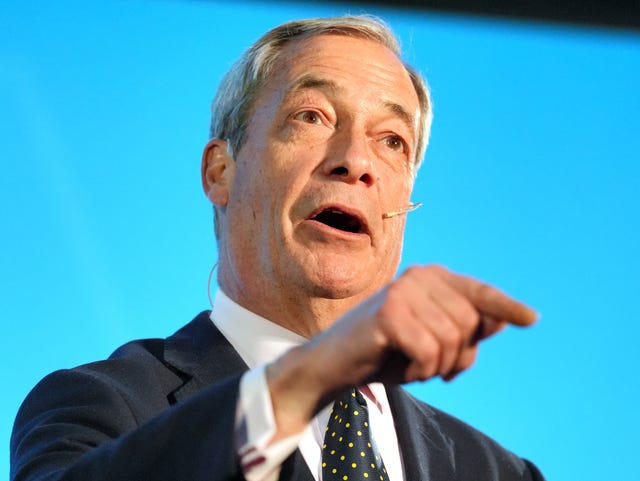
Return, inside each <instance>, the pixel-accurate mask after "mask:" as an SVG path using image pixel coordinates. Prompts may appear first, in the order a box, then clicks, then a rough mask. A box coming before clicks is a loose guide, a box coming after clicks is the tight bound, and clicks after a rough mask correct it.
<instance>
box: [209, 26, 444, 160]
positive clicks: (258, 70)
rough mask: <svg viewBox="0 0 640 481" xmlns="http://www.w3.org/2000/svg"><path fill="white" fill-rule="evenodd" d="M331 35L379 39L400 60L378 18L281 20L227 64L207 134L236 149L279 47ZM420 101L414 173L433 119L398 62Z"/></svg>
mask: <svg viewBox="0 0 640 481" xmlns="http://www.w3.org/2000/svg"><path fill="white" fill-rule="evenodd" d="M322 34H333V35H345V36H349V37H356V38H363V39H367V40H372V41H374V42H378V43H380V44H382V45H384V46H385V47H387V48H388V49H389V50H391V51H392V52H393V53H394V54H396V56H397V57H398V58H400V55H401V52H400V44H399V42H398V40H397V38H396V37H395V35H394V34H393V32H392V31H391V29H390V28H389V27H388V26H387V25H386V24H385V23H384V21H383V20H381V19H379V18H376V17H373V16H370V15H358V16H343V17H334V18H314V19H308V20H298V21H293V22H288V23H284V24H282V25H279V26H277V27H275V28H273V29H272V30H270V31H268V32H267V33H266V34H264V35H263V36H262V37H261V38H260V39H259V40H258V41H257V42H256V43H254V44H253V45H252V46H251V47H250V48H249V49H248V50H247V51H246V52H245V53H244V54H243V55H242V57H240V59H239V60H238V61H237V62H236V63H235V64H234V65H233V66H232V67H231V69H230V70H229V71H228V72H227V73H226V75H225V76H224V77H223V79H222V81H221V82H220V86H219V88H218V92H217V93H216V96H215V98H214V99H213V102H212V104H211V125H210V129H209V138H210V139H213V138H218V139H224V140H226V141H227V144H228V148H229V152H231V153H232V152H238V151H239V150H240V148H241V147H242V144H243V143H244V141H245V136H246V131H247V125H248V123H249V119H250V115H251V109H252V107H253V105H254V103H255V100H256V98H257V96H258V94H259V93H260V90H261V88H262V87H263V86H264V85H265V83H266V82H267V80H268V79H269V77H270V75H271V73H272V71H273V67H274V65H275V63H276V60H277V59H278V57H279V55H280V53H281V52H282V49H283V47H284V45H285V44H286V43H287V42H289V41H290V40H293V39H303V38H308V37H312V36H316V35H322ZM403 65H404V67H405V68H406V70H407V72H408V73H409V76H410V78H411V82H412V83H413V86H414V88H415V90H416V93H417V95H418V100H419V102H420V118H419V131H418V141H417V144H416V151H415V158H414V167H415V168H414V173H415V172H417V170H418V168H419V166H420V164H421V162H422V158H423V156H424V152H425V150H426V148H427V144H428V141H429V132H430V130H431V120H432V117H433V113H432V108H431V99H430V97H429V90H428V88H427V86H426V84H425V82H424V80H423V79H422V77H421V76H420V74H419V73H418V72H417V71H416V70H414V69H413V67H411V66H410V65H408V64H407V63H405V62H403Z"/></svg>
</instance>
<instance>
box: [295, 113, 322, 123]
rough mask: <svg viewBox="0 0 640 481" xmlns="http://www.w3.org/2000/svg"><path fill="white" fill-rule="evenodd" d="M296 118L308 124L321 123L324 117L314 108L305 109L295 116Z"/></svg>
mask: <svg viewBox="0 0 640 481" xmlns="http://www.w3.org/2000/svg"><path fill="white" fill-rule="evenodd" d="M293 118H294V119H296V120H300V121H302V122H304V123H306V124H321V123H322V118H321V117H320V114H319V113H318V112H315V111H313V110H303V111H302V112H298V113H297V114H296V115H294V116H293Z"/></svg>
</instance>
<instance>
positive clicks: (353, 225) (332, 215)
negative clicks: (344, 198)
mask: <svg viewBox="0 0 640 481" xmlns="http://www.w3.org/2000/svg"><path fill="white" fill-rule="evenodd" d="M311 220H315V221H317V222H320V223H322V224H325V225H328V226H329V227H333V228H334V229H338V230H341V231H344V232H351V233H352V234H366V233H367V227H366V224H365V222H364V221H363V220H362V219H360V217H358V216H357V215H353V214H350V213H348V212H345V211H343V210H341V209H338V208H336V207H328V208H325V209H323V210H321V211H320V212H318V213H317V214H315V215H312V216H311Z"/></svg>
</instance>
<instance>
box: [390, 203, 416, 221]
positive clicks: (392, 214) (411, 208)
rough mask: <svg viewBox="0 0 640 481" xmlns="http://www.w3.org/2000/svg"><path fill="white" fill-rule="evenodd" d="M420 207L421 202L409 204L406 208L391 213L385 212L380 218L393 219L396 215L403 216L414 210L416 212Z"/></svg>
mask: <svg viewBox="0 0 640 481" xmlns="http://www.w3.org/2000/svg"><path fill="white" fill-rule="evenodd" d="M421 205H422V202H416V203H415V204H414V203H411V204H409V205H408V206H406V207H403V208H402V209H400V210H394V211H391V212H385V213H384V214H382V218H383V219H391V218H392V217H395V216H397V215H403V214H408V213H409V212H413V211H414V210H416V209H417V208H418V207H420V206H421Z"/></svg>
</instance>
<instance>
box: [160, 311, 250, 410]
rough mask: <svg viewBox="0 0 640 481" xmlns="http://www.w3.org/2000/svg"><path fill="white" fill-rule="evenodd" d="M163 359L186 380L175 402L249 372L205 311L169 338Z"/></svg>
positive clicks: (177, 393)
mask: <svg viewBox="0 0 640 481" xmlns="http://www.w3.org/2000/svg"><path fill="white" fill-rule="evenodd" d="M164 360H165V363H167V364H168V366H169V367H170V368H172V369H174V370H176V371H178V374H179V375H180V377H181V378H182V379H183V384H182V385H180V386H178V388H177V389H175V390H174V391H172V392H171V393H170V394H169V398H170V399H171V400H172V401H177V402H179V401H183V400H184V399H186V398H188V397H190V396H192V395H194V394H196V393H198V392H199V391H201V390H202V389H204V388H205V387H206V386H209V385H210V384H212V383H215V382H217V381H221V380H222V379H225V378H227V377H230V376H234V375H238V374H241V373H243V372H244V371H246V370H247V369H248V367H247V365H246V364H245V362H244V361H243V360H242V358H241V357H240V356H239V355H238V353H237V352H236V350H235V349H234V348H233V347H232V346H231V344H229V341H227V339H226V338H225V337H224V336H223V335H222V333H221V332H220V331H219V330H218V328H217V327H216V326H215V325H214V324H213V322H211V319H209V311H203V312H201V313H200V314H198V316H196V318H195V319H193V321H191V322H190V323H189V324H187V325H186V326H184V327H183V328H182V329H180V330H179V331H178V332H176V333H175V334H173V335H172V336H171V337H169V338H167V340H166V342H165V351H164Z"/></svg>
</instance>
